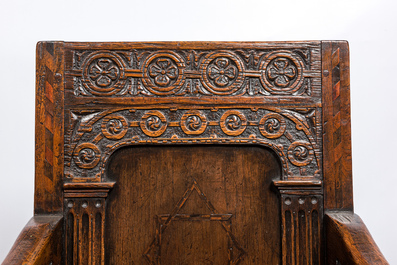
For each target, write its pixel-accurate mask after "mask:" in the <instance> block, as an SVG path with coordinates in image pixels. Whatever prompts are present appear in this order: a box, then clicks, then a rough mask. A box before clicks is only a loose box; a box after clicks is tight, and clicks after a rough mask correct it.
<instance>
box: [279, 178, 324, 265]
mask: <svg viewBox="0 0 397 265" xmlns="http://www.w3.org/2000/svg"><path fill="white" fill-rule="evenodd" d="M274 184H275V186H276V187H277V188H278V190H279V192H280V196H281V220H282V264H284V265H298V264H301V265H307V264H321V259H322V250H321V239H322V218H323V195H322V190H321V181H319V180H315V179H313V180H298V181H296V180H287V181H285V180H282V181H275V182H274Z"/></svg>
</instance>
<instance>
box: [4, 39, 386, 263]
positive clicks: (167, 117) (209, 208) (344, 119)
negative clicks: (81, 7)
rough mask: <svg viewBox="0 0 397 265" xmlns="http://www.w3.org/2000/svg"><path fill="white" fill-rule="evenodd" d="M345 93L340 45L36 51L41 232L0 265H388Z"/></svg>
mask: <svg viewBox="0 0 397 265" xmlns="http://www.w3.org/2000/svg"><path fill="white" fill-rule="evenodd" d="M349 91H350V88H349V50H348V44H347V42H345V41H298V42H142V43H134V42H117V43H116V42H110V43H101V42H98V43H89V42H88V43H86V42H82V43H79V42H39V43H38V44H37V65H36V160H35V165H36V167H35V214H36V215H37V214H42V215H44V216H45V217H42V216H41V215H38V216H36V217H34V218H33V219H32V221H31V222H30V223H29V224H28V226H27V228H26V230H24V232H23V233H22V234H21V237H20V238H19V239H18V241H17V242H16V244H15V246H14V248H13V250H12V251H11V252H10V255H9V256H8V258H7V259H6V261H5V262H4V263H3V264H4V265H6V264H21V262H22V263H23V264H25V263H26V264H49V263H50V262H51V259H52V258H53V259H52V264H59V263H62V264H68V265H69V264H76V265H85V264H100V265H104V264H117V265H118V264H142V265H143V264H160V262H161V264H200V265H201V264H234V265H237V264H283V265H287V264H325V262H326V261H327V262H328V264H387V262H386V261H385V260H384V258H383V257H382V256H381V254H379V253H378V250H377V247H376V245H374V242H373V240H372V238H371V237H370V236H369V234H368V231H367V230H366V228H365V226H364V225H363V224H362V221H361V220H359V219H358V217H357V216H355V215H354V214H353V195H352V167H351V139H350V137H351V131H350V92H349ZM329 210H336V211H344V212H343V213H329V214H328V215H327V223H326V224H324V212H326V211H329ZM53 214H58V215H59V216H60V215H63V220H64V221H63V222H62V223H63V225H62V227H63V228H64V229H61V225H60V223H61V221H60V220H61V218H62V217H59V216H53V217H50V216H48V215H53ZM43 218H44V219H43ZM46 218H47V219H46ZM51 218H53V219H51ZM346 220H347V221H346ZM30 236H32V237H30ZM54 238H56V239H57V241H56V242H55V241H54V240H55V239H54ZM325 243H327V244H325ZM50 245H51V246H50ZM326 245H327V246H326ZM339 246H342V247H339ZM372 251H374V252H373V253H372ZM61 252H62V255H61ZM52 254H54V255H56V257H54V255H52ZM50 258H51V259H50ZM17 259H18V261H17V262H16V261H15V260H17ZM20 260H22V261H21V262H19V261H20ZM372 261H373V262H374V263H371V262H372Z"/></svg>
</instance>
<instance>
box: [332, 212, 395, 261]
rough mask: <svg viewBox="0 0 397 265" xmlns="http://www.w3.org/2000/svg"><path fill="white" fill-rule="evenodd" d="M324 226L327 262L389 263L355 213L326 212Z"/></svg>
mask: <svg viewBox="0 0 397 265" xmlns="http://www.w3.org/2000/svg"><path fill="white" fill-rule="evenodd" d="M325 226H326V238H327V242H326V245H327V264H330V265H331V264H332V265H333V264H342V265H344V264H349V265H355V264H357V265H366V264H371V265H374V264H376V265H380V264H382V265H387V264H389V263H388V262H387V261H386V259H385V257H384V256H383V255H382V253H381V252H380V250H379V248H378V246H377V245H376V243H375V241H374V240H373V238H372V236H371V234H370V233H369V231H368V229H367V227H366V226H365V224H364V222H363V221H362V220H361V218H360V217H359V216H358V215H357V214H354V213H351V212H328V213H326V214H325Z"/></svg>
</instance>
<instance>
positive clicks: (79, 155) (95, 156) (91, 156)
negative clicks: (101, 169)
mask: <svg viewBox="0 0 397 265" xmlns="http://www.w3.org/2000/svg"><path fill="white" fill-rule="evenodd" d="M73 157H74V161H75V163H76V165H77V166H78V167H80V168H84V169H91V168H94V167H95V166H96V165H98V163H99V160H100V158H101V151H99V149H98V147H97V146H96V145H95V144H92V143H81V144H79V145H78V146H77V147H76V149H75V150H74V153H73Z"/></svg>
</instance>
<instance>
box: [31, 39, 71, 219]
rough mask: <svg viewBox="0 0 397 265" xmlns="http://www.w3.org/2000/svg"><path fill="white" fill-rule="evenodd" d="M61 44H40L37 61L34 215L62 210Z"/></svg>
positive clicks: (62, 95)
mask: <svg viewBox="0 0 397 265" xmlns="http://www.w3.org/2000/svg"><path fill="white" fill-rule="evenodd" d="M63 66H64V64H63V43H62V42H39V43H38V44H37V57H36V76H37V78H36V128H35V130H36V139H35V140H36V161H35V165H36V168H35V174H36V183H40V185H36V186H35V207H34V209H35V213H36V214H40V213H55V212H60V211H61V210H62V198H61V196H53V194H61V189H60V187H61V185H60V183H61V181H62V177H63V147H64V145H63V143H64V142H63V127H64V122H63V100H64V94H63V80H64V79H63Z"/></svg>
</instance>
